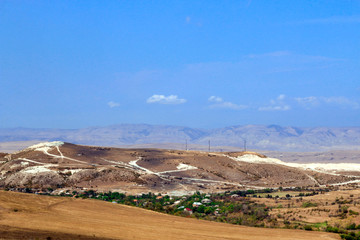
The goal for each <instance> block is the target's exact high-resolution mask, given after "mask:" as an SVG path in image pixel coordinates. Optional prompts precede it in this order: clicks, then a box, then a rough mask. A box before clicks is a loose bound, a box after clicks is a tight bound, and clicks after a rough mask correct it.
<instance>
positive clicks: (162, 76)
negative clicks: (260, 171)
mask: <svg viewBox="0 0 360 240" xmlns="http://www.w3.org/2000/svg"><path fill="white" fill-rule="evenodd" d="M122 123H127V124H140V123H145V124H161V125H178V126H189V127H196V128H220V127H226V126H233V125H248V124H261V125H270V124H277V125H282V126H297V127H318V126H327V127H348V126H360V0H352V1H351V0H342V1H339V0H324V1H321V0H319V1H315V0H312V1H309V0H294V1H289V0H279V1H277V0H274V1H269V0H236V1H226V0H224V1H215V0H205V1H193V0H192V1H172V0H169V1H148V0H147V1H138V0H134V1H111V0H108V1H100V0H99V1H92V0H87V1H85V0H84V1H76V0H71V1H66V0H54V1H41V0H37V1H35V0H34V1H31V0H23V1H19V0H0V128H15V127H27V128H68V129H71V128H84V127H91V126H108V125H114V124H122Z"/></svg>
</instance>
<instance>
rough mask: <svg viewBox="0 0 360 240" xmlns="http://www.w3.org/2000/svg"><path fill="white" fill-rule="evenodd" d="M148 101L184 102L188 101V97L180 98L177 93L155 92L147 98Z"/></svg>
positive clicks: (160, 102) (163, 102) (164, 102)
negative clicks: (163, 93)
mask: <svg viewBox="0 0 360 240" xmlns="http://www.w3.org/2000/svg"><path fill="white" fill-rule="evenodd" d="M146 102H147V103H159V104H182V103H185V102H186V99H183V98H178V96H177V95H169V96H165V95H158V94H154V95H152V96H151V97H149V98H148V99H147V100H146Z"/></svg>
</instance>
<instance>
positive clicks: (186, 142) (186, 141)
mask: <svg viewBox="0 0 360 240" xmlns="http://www.w3.org/2000/svg"><path fill="white" fill-rule="evenodd" d="M187 150H188V148H187V139H185V151H187Z"/></svg>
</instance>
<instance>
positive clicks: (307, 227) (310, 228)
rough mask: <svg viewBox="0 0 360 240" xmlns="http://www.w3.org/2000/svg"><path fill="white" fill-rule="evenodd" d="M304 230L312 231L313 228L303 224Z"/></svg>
mask: <svg viewBox="0 0 360 240" xmlns="http://www.w3.org/2000/svg"><path fill="white" fill-rule="evenodd" d="M304 230H306V231H312V230H313V229H312V227H311V226H310V225H305V226H304Z"/></svg>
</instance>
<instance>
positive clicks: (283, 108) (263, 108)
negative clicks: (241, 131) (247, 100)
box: [259, 105, 291, 111]
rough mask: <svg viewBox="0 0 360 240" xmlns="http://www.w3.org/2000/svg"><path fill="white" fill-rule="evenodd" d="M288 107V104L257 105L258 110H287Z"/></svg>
mask: <svg viewBox="0 0 360 240" xmlns="http://www.w3.org/2000/svg"><path fill="white" fill-rule="evenodd" d="M290 109H291V107H290V106H289V105H282V106H280V105H279V106H267V107H259V111H288V110H290Z"/></svg>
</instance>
